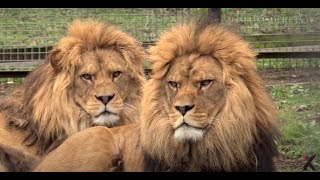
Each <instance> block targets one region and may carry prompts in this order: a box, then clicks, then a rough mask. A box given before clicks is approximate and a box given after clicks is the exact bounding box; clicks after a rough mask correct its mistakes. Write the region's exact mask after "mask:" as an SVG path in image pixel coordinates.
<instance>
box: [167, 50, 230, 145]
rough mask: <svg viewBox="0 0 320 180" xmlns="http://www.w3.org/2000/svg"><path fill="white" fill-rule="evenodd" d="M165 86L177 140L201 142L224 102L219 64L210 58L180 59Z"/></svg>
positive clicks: (173, 65)
mask: <svg viewBox="0 0 320 180" xmlns="http://www.w3.org/2000/svg"><path fill="white" fill-rule="evenodd" d="M164 83H166V88H165V91H166V103H167V105H166V108H167V109H166V111H167V113H168V115H169V119H170V124H171V125H172V128H173V130H174V138H175V139H176V140H178V141H189V140H191V141H198V140H201V139H202V138H203V136H204V134H205V132H206V131H207V130H208V129H209V128H210V126H211V124H212V121H213V120H214V118H215V116H216V115H217V113H218V112H219V111H220V110H221V108H222V107H223V105H224V102H225V93H226V87H225V85H224V83H223V75H222V69H221V67H220V65H219V64H218V61H217V60H215V59H214V58H212V57H210V56H207V55H205V56H199V55H187V56H182V57H179V58H177V59H175V60H174V61H173V64H172V65H171V67H170V70H169V71H168V73H167V76H166V78H165V82H164Z"/></svg>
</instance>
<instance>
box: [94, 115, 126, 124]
mask: <svg viewBox="0 0 320 180" xmlns="http://www.w3.org/2000/svg"><path fill="white" fill-rule="evenodd" d="M92 120H93V121H92V122H93V125H95V126H107V127H113V126H115V125H117V124H118V123H119V121H120V117H119V115H116V114H113V113H103V114H101V115H99V116H97V117H93V119H92Z"/></svg>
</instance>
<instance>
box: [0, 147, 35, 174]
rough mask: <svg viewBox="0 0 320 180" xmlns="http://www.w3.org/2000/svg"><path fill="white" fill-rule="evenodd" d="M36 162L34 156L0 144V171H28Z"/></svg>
mask: <svg viewBox="0 0 320 180" xmlns="http://www.w3.org/2000/svg"><path fill="white" fill-rule="evenodd" d="M38 162H39V158H37V157H36V156H33V155H30V154H27V153H25V152H22V151H20V150H17V149H15V148H13V147H9V146H6V145H2V144H0V171H13V172H23V171H30V170H31V169H32V167H34V166H35V164H37V163H38Z"/></svg>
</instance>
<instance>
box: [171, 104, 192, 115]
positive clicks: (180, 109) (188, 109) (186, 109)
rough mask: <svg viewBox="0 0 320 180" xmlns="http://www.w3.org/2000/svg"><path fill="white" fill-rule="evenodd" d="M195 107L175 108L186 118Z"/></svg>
mask: <svg viewBox="0 0 320 180" xmlns="http://www.w3.org/2000/svg"><path fill="white" fill-rule="evenodd" d="M193 107H194V105H187V106H175V108H176V109H177V110H178V111H179V112H180V113H181V114H182V116H184V115H185V114H186V113H187V112H188V111H190V110H191V109H192V108H193Z"/></svg>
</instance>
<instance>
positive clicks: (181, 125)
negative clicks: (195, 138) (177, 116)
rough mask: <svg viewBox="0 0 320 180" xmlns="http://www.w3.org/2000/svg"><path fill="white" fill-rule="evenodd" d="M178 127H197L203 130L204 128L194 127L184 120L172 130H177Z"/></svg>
mask: <svg viewBox="0 0 320 180" xmlns="http://www.w3.org/2000/svg"><path fill="white" fill-rule="evenodd" d="M179 128H194V129H198V130H204V129H205V128H200V127H195V126H191V125H190V124H188V123H186V122H182V123H181V124H180V125H179V126H177V127H176V128H174V130H177V129H179Z"/></svg>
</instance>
